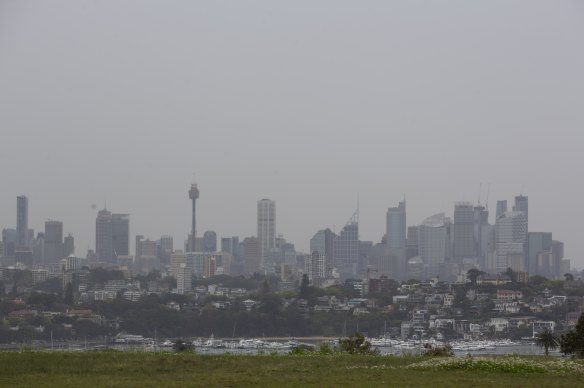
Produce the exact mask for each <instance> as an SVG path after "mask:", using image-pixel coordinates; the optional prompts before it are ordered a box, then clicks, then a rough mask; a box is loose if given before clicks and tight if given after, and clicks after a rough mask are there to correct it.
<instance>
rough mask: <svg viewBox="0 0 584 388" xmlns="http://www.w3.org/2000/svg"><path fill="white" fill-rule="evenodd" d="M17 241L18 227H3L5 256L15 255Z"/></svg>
mask: <svg viewBox="0 0 584 388" xmlns="http://www.w3.org/2000/svg"><path fill="white" fill-rule="evenodd" d="M17 241H18V237H17V233H16V229H2V245H3V248H4V252H3V254H4V256H6V257H14V252H16V245H17Z"/></svg>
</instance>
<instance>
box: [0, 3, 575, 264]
mask: <svg viewBox="0 0 584 388" xmlns="http://www.w3.org/2000/svg"><path fill="white" fill-rule="evenodd" d="M583 38H584V3H583V2H582V1H576V0H575V1H537V0H525V1H494V0H490V1H482V2H475V1H472V2H470V1H440V2H438V1H435V2H429V1H412V0H407V1H406V0H404V1H339V0H331V1H288V2H276V1H231V2H225V1H206V2H195V1H79V0H75V1H50V2H48V1H40V0H39V1H24V0H3V1H2V2H0V165H1V171H2V173H1V185H2V186H1V190H0V228H4V227H15V224H16V196H17V195H21V194H23V195H27V196H28V197H29V214H30V221H29V223H30V226H31V227H32V228H34V229H35V231H40V230H42V229H43V227H44V222H45V221H46V220H47V219H49V218H51V219H56V220H62V221H63V222H64V230H65V233H67V232H72V233H73V234H74V236H75V238H76V251H77V254H78V255H80V256H85V253H86V250H87V248H88V247H90V248H91V249H94V248H95V241H94V240H95V216H96V214H97V210H98V209H100V208H103V206H104V202H105V200H106V198H107V207H108V208H109V209H110V210H111V211H113V212H121V213H130V215H131V221H130V228H131V233H132V235H135V234H143V235H145V236H147V237H150V238H152V239H156V238H159V237H160V235H161V234H170V235H172V236H174V239H175V249H182V242H183V240H184V239H185V238H186V237H187V233H188V232H189V229H190V202H189V199H188V189H189V185H190V183H191V181H192V180H193V173H196V181H197V183H198V184H199V188H200V191H201V194H200V199H199V201H198V209H197V210H198V214H197V216H198V221H197V223H198V231H199V235H202V233H203V232H204V231H205V230H207V229H212V230H215V231H216V232H217V233H218V235H219V236H231V235H239V236H240V237H242V238H243V237H245V236H249V235H254V234H255V233H256V230H255V229H256V201H257V200H258V199H260V198H270V199H273V200H275V201H276V207H277V233H278V234H283V235H284V236H285V237H286V238H287V239H288V240H289V241H291V242H293V243H295V244H296V247H297V249H298V250H302V249H305V250H306V249H308V242H309V239H310V237H311V236H312V235H313V234H314V232H316V231H317V230H318V229H319V228H322V227H326V226H329V227H331V228H332V227H333V226H334V227H336V230H337V231H338V230H339V229H340V228H341V227H342V226H343V224H344V223H345V221H346V220H347V219H348V218H349V217H350V216H351V214H352V213H353V211H354V210H355V208H356V207H357V198H358V197H359V202H360V210H361V219H360V234H361V238H362V239H363V240H373V241H379V240H380V239H381V237H382V235H383V234H384V232H385V213H386V211H387V208H388V207H389V206H397V202H398V201H399V200H401V199H402V198H403V197H404V195H405V196H406V200H407V213H408V215H407V217H408V225H414V224H418V223H420V222H421V221H422V220H423V219H424V218H425V217H427V216H430V215H432V214H434V213H438V212H446V213H447V214H449V215H452V212H453V207H454V202H455V201H461V200H464V201H472V202H476V201H477V200H478V195H479V184H480V183H481V182H482V183H483V186H482V187H483V190H482V195H481V201H485V198H486V191H487V190H486V188H487V185H488V183H490V184H491V186H490V194H489V205H490V206H489V207H490V210H491V218H490V222H491V223H493V222H494V211H495V201H496V200H497V199H508V200H509V201H510V202H511V201H512V199H513V196H515V195H517V194H520V193H523V194H525V195H528V196H529V201H530V203H529V208H530V214H529V221H530V230H531V231H551V232H553V236H554V239H558V240H562V241H564V242H565V243H566V256H567V257H568V258H571V259H572V260H573V264H576V265H578V266H580V267H581V266H582V265H584V243H583V242H582V228H581V225H582V218H583V216H584V214H583V213H584V206H583V205H582V198H584V183H583V181H582V166H584V152H583V145H584V141H583V140H584V136H583V135H582V131H583V130H584V71H583V69H584V50H583ZM92 204H95V205H96V206H97V208H96V209H93V208H92ZM131 241H132V240H131ZM131 249H132V251H133V250H134V247H131Z"/></svg>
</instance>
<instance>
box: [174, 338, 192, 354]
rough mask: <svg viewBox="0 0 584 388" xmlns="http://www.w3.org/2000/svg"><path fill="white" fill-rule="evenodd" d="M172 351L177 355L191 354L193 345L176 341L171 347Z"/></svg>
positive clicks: (180, 340)
mask: <svg viewBox="0 0 584 388" xmlns="http://www.w3.org/2000/svg"><path fill="white" fill-rule="evenodd" d="M172 349H173V350H174V351H175V352H177V353H184V352H192V351H193V344H191V343H188V342H185V341H183V340H182V339H177V340H176V341H174V344H173V345H172Z"/></svg>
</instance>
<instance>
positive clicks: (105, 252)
mask: <svg viewBox="0 0 584 388" xmlns="http://www.w3.org/2000/svg"><path fill="white" fill-rule="evenodd" d="M95 253H96V254H97V257H98V258H99V260H100V261H103V262H106V263H116V262H117V258H118V257H119V256H128V255H129V253H130V216H129V215H128V214H112V213H111V212H110V211H108V210H106V209H103V210H100V211H99V212H98V214H97V219H96V221H95Z"/></svg>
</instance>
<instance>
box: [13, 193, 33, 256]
mask: <svg viewBox="0 0 584 388" xmlns="http://www.w3.org/2000/svg"><path fill="white" fill-rule="evenodd" d="M26 248H30V239H29V231H28V198H27V197H25V196H24V195H21V196H18V197H16V249H17V250H21V249H25V250H26Z"/></svg>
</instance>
